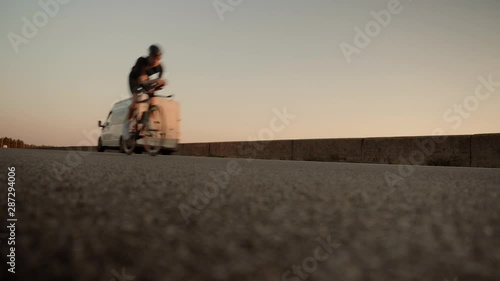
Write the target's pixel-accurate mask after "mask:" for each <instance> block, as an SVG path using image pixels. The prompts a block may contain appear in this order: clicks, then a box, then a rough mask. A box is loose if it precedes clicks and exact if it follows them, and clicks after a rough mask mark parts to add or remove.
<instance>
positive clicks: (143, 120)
mask: <svg viewBox="0 0 500 281" xmlns="http://www.w3.org/2000/svg"><path fill="white" fill-rule="evenodd" d="M162 88H163V86H156V85H152V86H150V87H145V86H143V87H141V88H140V89H139V90H141V92H140V93H139V94H138V95H139V96H138V98H139V101H138V102H137V108H136V110H135V112H134V115H133V118H132V120H131V122H130V123H129V128H128V130H129V138H128V139H123V143H122V149H123V151H124V152H125V153H127V154H128V155H130V154H132V153H133V152H134V151H135V149H136V146H137V144H138V141H139V140H141V139H142V142H143V146H144V150H145V151H147V152H148V153H149V154H150V155H152V156H155V155H157V154H158V153H159V152H160V151H161V149H162V147H163V146H162V144H163V141H164V139H165V135H166V133H165V124H163V123H164V122H163V120H164V119H163V113H162V111H161V108H160V107H158V106H156V105H154V104H153V103H152V101H153V98H155V97H165V98H171V97H172V96H173V95H169V96H160V95H156V94H155V92H156V91H158V90H161V89H162ZM143 96H146V99H143V100H140V98H141V97H143ZM143 103H146V104H147V109H146V110H144V111H141V109H140V107H141V106H140V105H141V104H143Z"/></svg>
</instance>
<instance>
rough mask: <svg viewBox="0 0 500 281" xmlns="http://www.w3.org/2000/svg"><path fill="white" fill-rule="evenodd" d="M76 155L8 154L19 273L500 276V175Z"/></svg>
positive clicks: (106, 277)
mask: <svg viewBox="0 0 500 281" xmlns="http://www.w3.org/2000/svg"><path fill="white" fill-rule="evenodd" d="M76 155H77V154H76V153H71V154H70V153H69V152H68V151H46V150H22V149H19V150H16V149H0V171H1V172H0V183H1V185H2V186H3V188H1V189H0V221H1V222H0V224H1V225H2V228H1V229H2V230H0V235H1V233H2V232H3V233H4V234H5V233H7V230H6V228H5V225H6V224H7V222H6V219H7V206H6V203H7V199H6V198H7V190H6V186H7V167H9V166H13V167H15V168H16V184H15V188H16V218H17V219H18V221H17V223H16V240H15V241H16V250H15V253H16V274H15V276H16V277H17V280H38V281H41V280H103V281H111V280H116V281H122V280H123V281H128V280H136V281H139V280H210V281H211V280H264V281H266V280H276V281H278V280H293V281H299V280H306V279H307V280H381V281H382V280H383V281H387V280H426V281H429V280H436V281H444V280H449V281H452V280H459V281H462V280H464V281H466V280H500V169H483V168H452V167H415V170H414V171H411V170H408V168H411V167H399V166H393V165H372V164H347V163H319V162H298V161H266V160H253V161H247V160H245V159H238V160H233V159H224V158H198V157H185V156H156V157H151V156H149V155H146V154H144V155H131V156H127V155H123V154H118V153H97V152H93V153H90V154H87V155H83V156H82V157H80V156H78V157H77V156H76ZM228 163H229V164H228ZM63 167H66V168H63ZM402 168H404V169H402ZM398 169H400V171H398ZM56 171H57V172H56ZM211 173H212V176H211ZM213 173H215V175H216V176H215V179H214V177H213ZM224 173H225V174H226V175H225V176H224ZM387 175H390V177H389V178H390V180H389V181H388V180H387V179H386V176H387ZM398 175H399V177H400V178H398ZM398 179H399V181H397V180H398ZM393 181H394V182H395V181H397V183H396V184H394V185H393V184H392V183H393ZM217 182H219V183H218V184H217ZM204 194H205V195H204ZM181 210H182V211H181ZM187 221H188V222H189V223H187ZM0 239H1V242H2V243H1V244H0V248H1V261H2V264H3V265H4V267H5V268H2V272H0V279H1V280H11V279H10V278H12V276H14V275H13V274H11V273H8V272H7V266H6V255H7V254H8V252H7V250H8V249H7V245H6V244H7V239H6V237H5V235H4V236H3V238H2V236H0ZM6 277H8V278H9V279H8V278H6ZM12 280H14V279H12Z"/></svg>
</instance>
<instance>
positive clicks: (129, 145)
mask: <svg viewBox="0 0 500 281" xmlns="http://www.w3.org/2000/svg"><path fill="white" fill-rule="evenodd" d="M136 124H137V122H136V120H135V118H134V120H133V121H132V122H130V124H129V127H128V128H127V130H128V131H129V136H128V139H127V138H126V137H124V136H122V137H121V138H120V150H122V151H123V152H125V153H126V154H127V155H130V154H132V153H133V152H134V150H135V149H136V145H137V135H136V132H135V130H136V129H137V125H136ZM134 128H135V129H134Z"/></svg>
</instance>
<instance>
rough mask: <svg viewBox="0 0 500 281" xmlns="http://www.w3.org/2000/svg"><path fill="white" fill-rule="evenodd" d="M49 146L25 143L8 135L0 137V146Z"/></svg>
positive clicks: (47, 146) (46, 146)
mask: <svg viewBox="0 0 500 281" xmlns="http://www.w3.org/2000/svg"><path fill="white" fill-rule="evenodd" d="M5 147H8V148H49V147H52V146H49V145H34V144H26V143H24V141H22V140H19V139H13V138H8V137H3V138H0V148H5Z"/></svg>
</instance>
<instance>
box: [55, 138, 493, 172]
mask: <svg viewBox="0 0 500 281" xmlns="http://www.w3.org/2000/svg"><path fill="white" fill-rule="evenodd" d="M47 149H65V150H86V151H95V147H56V148H47ZM175 154H177V155H186V156H202V157H227V158H255V159H278V160H305V161H331V162H351V163H383V164H405V165H409V164H411V165H437V166H456V167H487V168H500V134H482V135H462V136H422V137H387V138H364V139H363V138H359V139H310V140H277V141H255V142H214V143H185V144H179V145H178V148H177V152H176V153H175Z"/></svg>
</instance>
